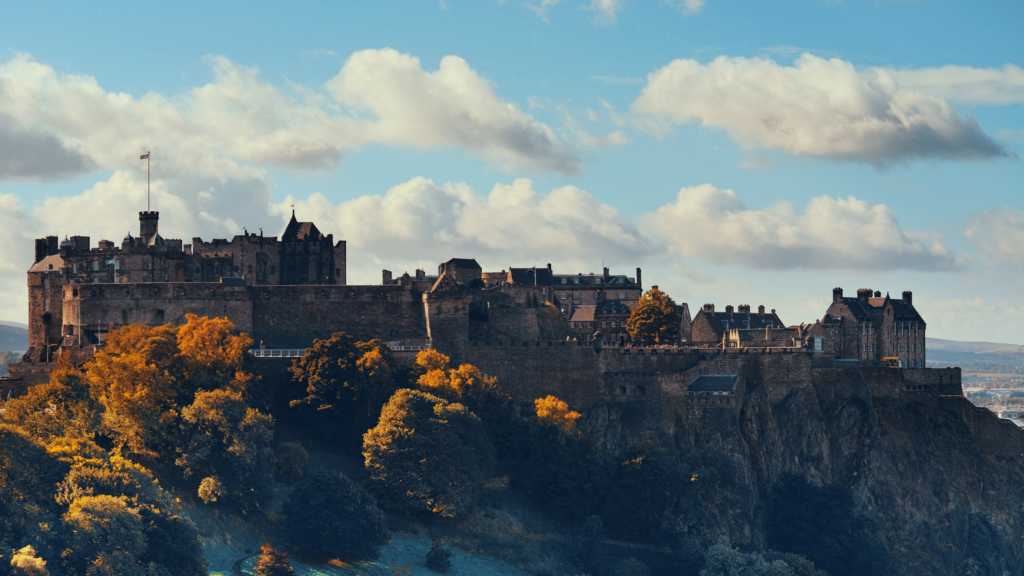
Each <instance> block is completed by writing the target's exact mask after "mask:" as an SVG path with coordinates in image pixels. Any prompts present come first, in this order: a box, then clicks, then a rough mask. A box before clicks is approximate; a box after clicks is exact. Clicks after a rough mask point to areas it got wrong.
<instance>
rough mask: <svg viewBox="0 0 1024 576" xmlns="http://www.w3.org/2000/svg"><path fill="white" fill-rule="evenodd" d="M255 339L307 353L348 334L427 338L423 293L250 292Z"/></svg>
mask: <svg viewBox="0 0 1024 576" xmlns="http://www.w3.org/2000/svg"><path fill="white" fill-rule="evenodd" d="M247 290H248V294H249V297H250V298H251V299H252V318H253V321H252V329H251V335H252V337H253V340H255V341H256V343H257V345H258V344H259V342H260V341H263V343H264V344H265V345H266V347H267V348H307V347H309V345H310V344H311V343H312V341H313V339H314V338H327V337H330V335H331V334H333V333H335V332H346V333H348V334H349V335H350V336H352V337H353V338H356V339H357V340H369V339H371V338H381V339H383V340H397V339H402V338H422V337H424V336H426V322H425V319H424V315H423V304H422V301H421V299H420V295H419V293H418V292H414V291H412V290H408V289H406V288H405V287H402V286H331V285H325V286H312V285H311V286H299V285H296V286H250V287H248V288H247Z"/></svg>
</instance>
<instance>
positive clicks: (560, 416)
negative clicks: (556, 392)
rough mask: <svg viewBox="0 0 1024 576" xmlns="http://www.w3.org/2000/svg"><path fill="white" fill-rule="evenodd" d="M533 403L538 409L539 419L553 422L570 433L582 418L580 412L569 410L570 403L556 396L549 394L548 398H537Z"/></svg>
mask: <svg viewBox="0 0 1024 576" xmlns="http://www.w3.org/2000/svg"><path fill="white" fill-rule="evenodd" d="M533 403H534V406H535V407H536V409H537V418H538V419H539V420H541V421H546V422H551V423H552V424H555V425H556V426H558V427H560V428H562V429H563V430H565V431H566V433H570V434H571V433H572V432H573V431H574V430H575V429H576V421H577V420H579V419H580V413H579V412H574V411H572V410H569V405H568V404H566V403H565V402H562V401H561V400H559V399H558V398H555V397H554V396H548V397H547V398H537V399H536V400H534V401H533Z"/></svg>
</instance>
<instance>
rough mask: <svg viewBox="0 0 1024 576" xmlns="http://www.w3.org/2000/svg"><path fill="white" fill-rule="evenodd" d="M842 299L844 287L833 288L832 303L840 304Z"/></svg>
mask: <svg viewBox="0 0 1024 576" xmlns="http://www.w3.org/2000/svg"><path fill="white" fill-rule="evenodd" d="M842 301H843V289H842V288H833V289H832V303H833V304H839V303H840V302H842Z"/></svg>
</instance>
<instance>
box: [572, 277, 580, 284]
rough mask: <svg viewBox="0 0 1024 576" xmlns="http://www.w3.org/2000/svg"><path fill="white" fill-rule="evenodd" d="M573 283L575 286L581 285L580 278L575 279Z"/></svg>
mask: <svg viewBox="0 0 1024 576" xmlns="http://www.w3.org/2000/svg"><path fill="white" fill-rule="evenodd" d="M572 283H573V284H579V283H580V279H579V277H576V278H573V279H572Z"/></svg>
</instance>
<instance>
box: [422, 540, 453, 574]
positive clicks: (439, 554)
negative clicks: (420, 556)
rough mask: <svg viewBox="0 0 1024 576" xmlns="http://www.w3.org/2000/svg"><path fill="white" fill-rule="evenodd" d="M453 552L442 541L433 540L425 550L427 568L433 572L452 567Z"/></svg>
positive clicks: (443, 570)
mask: <svg viewBox="0 0 1024 576" xmlns="http://www.w3.org/2000/svg"><path fill="white" fill-rule="evenodd" d="M453 555H454V553H453V552H452V551H451V550H450V549H449V548H448V547H447V546H445V545H444V543H442V542H440V541H438V540H434V541H433V542H432V543H431V545H430V551H428V552H427V568H430V569H431V570H433V571H434V572H442V573H444V572H447V571H449V570H451V568H452V556H453Z"/></svg>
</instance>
